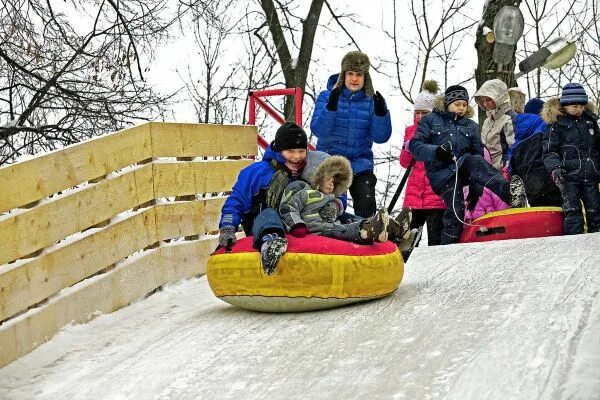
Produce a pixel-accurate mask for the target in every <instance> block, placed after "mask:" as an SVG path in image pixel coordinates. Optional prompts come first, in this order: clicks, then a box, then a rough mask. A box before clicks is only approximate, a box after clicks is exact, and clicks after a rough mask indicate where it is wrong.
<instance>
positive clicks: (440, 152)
mask: <svg viewBox="0 0 600 400" xmlns="http://www.w3.org/2000/svg"><path fill="white" fill-rule="evenodd" d="M435 158H437V159H438V160H440V161H441V162H444V163H446V164H450V163H451V162H452V161H454V154H452V152H451V151H450V150H447V149H445V148H444V147H442V146H438V147H437V149H435Z"/></svg>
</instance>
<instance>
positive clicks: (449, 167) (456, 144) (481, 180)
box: [409, 85, 526, 244]
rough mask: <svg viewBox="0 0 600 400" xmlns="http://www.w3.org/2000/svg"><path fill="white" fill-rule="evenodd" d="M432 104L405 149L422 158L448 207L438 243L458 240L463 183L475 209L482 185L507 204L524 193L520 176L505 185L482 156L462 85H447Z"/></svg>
mask: <svg viewBox="0 0 600 400" xmlns="http://www.w3.org/2000/svg"><path fill="white" fill-rule="evenodd" d="M434 105H435V108H434V110H433V112H432V113H429V114H427V115H425V116H424V117H423V118H422V119H421V121H420V122H419V126H418V128H417V133H416V134H415V136H413V138H412V140H411V141H410V144H409V150H410V153H411V154H412V156H413V157H414V158H415V160H418V161H424V162H425V171H426V173H427V178H428V179H429V182H430V183H431V188H432V189H433V191H434V192H435V193H436V194H438V195H439V196H441V197H442V199H443V200H444V203H445V204H446V207H448V208H447V210H446V211H445V212H444V216H443V221H444V227H443V229H442V238H441V244H451V243H457V242H458V241H459V240H460V235H461V233H462V229H463V223H464V218H465V203H464V198H463V189H462V188H463V186H467V185H469V197H468V198H467V200H468V205H469V209H472V208H474V207H475V204H477V201H478V200H479V197H480V196H481V195H482V193H483V188H484V187H487V188H488V189H490V190H491V191H492V192H494V193H495V194H496V195H498V196H499V197H500V199H502V201H504V202H505V203H507V204H510V205H511V206H512V207H524V206H525V205H526V204H525V203H524V195H525V191H524V189H523V186H522V185H523V181H522V180H521V178H519V177H518V176H516V177H514V179H513V180H511V183H510V185H509V183H508V182H506V181H505V180H504V178H503V177H502V174H501V173H500V172H499V171H498V170H496V169H495V168H494V167H492V166H491V165H490V164H489V163H488V162H487V161H485V159H484V158H483V147H482V146H483V145H482V143H481V136H479V126H478V125H477V123H475V121H473V120H472V119H471V117H472V116H473V108H472V107H471V106H470V105H469V93H468V92H467V90H466V89H465V88H464V87H462V86H458V85H454V86H450V87H448V88H447V89H446V91H445V92H444V95H443V96H440V97H438V98H437V99H436V101H435V102H434ZM471 207H472V208H471Z"/></svg>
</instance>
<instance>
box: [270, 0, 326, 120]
mask: <svg viewBox="0 0 600 400" xmlns="http://www.w3.org/2000/svg"><path fill="white" fill-rule="evenodd" d="M323 2H324V0H312V3H311V5H310V10H309V11H308V15H307V16H306V19H305V20H304V22H303V23H302V41H301V42H300V51H299V53H298V59H297V60H296V61H295V62H294V60H293V59H292V56H291V52H290V49H289V47H288V45H287V42H286V40H285V36H284V33H283V28H282V26H281V23H280V22H279V17H278V16H277V9H276V8H275V5H274V4H273V1H272V0H261V2H260V3H261V6H262V9H263V11H264V12H265V15H266V17H267V23H268V25H269V31H270V32H271V36H273V42H274V43H275V46H276V48H277V55H278V56H279V63H280V64H281V69H282V71H283V76H284V79H285V86H286V87H288V88H295V87H298V86H299V87H300V88H301V89H302V94H303V95H304V90H305V88H306V77H307V76H308V68H309V66H310V61H311V56H312V50H313V43H314V38H315V33H316V32H317V27H318V24H319V17H320V16H321V9H322V8H323ZM295 111H296V110H295V102H294V99H293V97H291V96H286V99H285V106H284V110H283V114H284V117H285V119H286V121H294V120H295Z"/></svg>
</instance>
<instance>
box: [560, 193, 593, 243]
mask: <svg viewBox="0 0 600 400" xmlns="http://www.w3.org/2000/svg"><path fill="white" fill-rule="evenodd" d="M581 201H583V206H584V207H585V217H586V220H587V226H588V232H590V233H593V232H600V192H599V191H598V185H597V184H591V183H588V184H584V183H572V182H565V187H564V189H563V212H564V213H565V222H564V230H565V235H576V234H578V233H583V212H582V210H581Z"/></svg>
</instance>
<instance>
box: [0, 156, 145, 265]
mask: <svg viewBox="0 0 600 400" xmlns="http://www.w3.org/2000/svg"><path fill="white" fill-rule="evenodd" d="M151 199H154V193H153V190H152V164H147V165H144V166H141V167H136V168H134V169H132V170H131V171H128V172H126V173H124V174H123V175H119V176H117V177H114V178H111V179H106V180H104V181H102V182H100V183H97V184H95V185H93V186H90V187H88V188H85V189H82V190H80V191H75V192H73V193H70V194H67V195H65V196H63V197H60V198H57V199H53V200H50V201H49V202H48V203H45V204H42V205H39V206H36V207H34V208H32V209H30V210H27V211H23V212H21V213H18V214H15V215H12V214H8V215H5V216H3V217H0V265H2V264H4V263H7V262H10V261H13V260H16V259H18V258H20V257H23V256H26V255H28V254H31V253H33V252H35V251H36V250H39V249H43V248H44V247H47V246H49V245H52V244H54V243H56V242H58V241H59V240H61V239H64V238H66V237H67V236H69V235H72V234H74V233H77V232H80V231H83V230H84V229H86V228H88V227H90V226H93V225H95V224H97V223H99V222H102V221H104V220H107V219H109V218H111V217H113V216H115V215H117V214H118V213H120V212H123V211H126V210H128V209H131V208H133V207H135V206H137V205H140V204H142V203H145V202H147V201H149V200H151Z"/></svg>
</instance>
